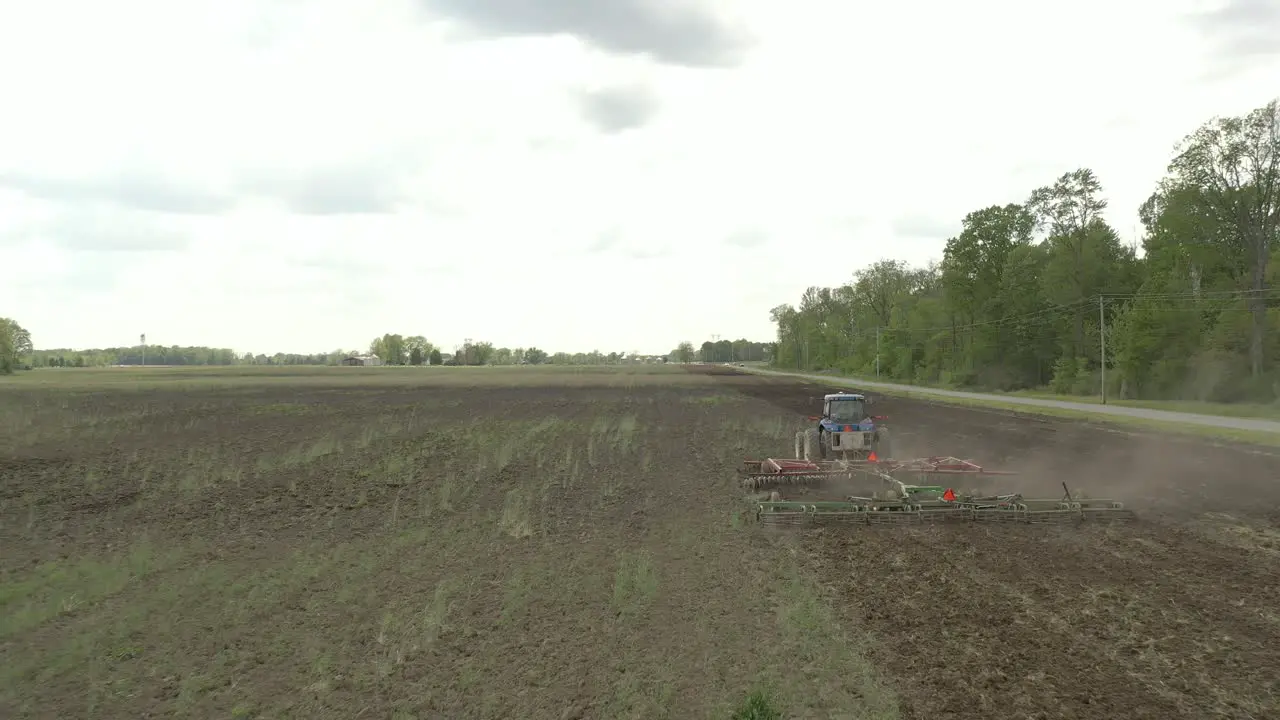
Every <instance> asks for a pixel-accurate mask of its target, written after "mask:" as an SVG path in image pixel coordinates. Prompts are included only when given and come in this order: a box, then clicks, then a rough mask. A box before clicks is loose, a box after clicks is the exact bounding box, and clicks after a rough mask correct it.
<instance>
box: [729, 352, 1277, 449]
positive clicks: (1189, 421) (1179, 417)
mask: <svg viewBox="0 0 1280 720" xmlns="http://www.w3.org/2000/svg"><path fill="white" fill-rule="evenodd" d="M741 369H744V370H747V371H749V372H755V373H761V374H765V375H778V376H784V377H798V378H803V379H805V380H812V381H815V382H821V383H826V384H828V385H837V386H843V387H850V388H858V389H862V388H866V389H875V390H889V391H898V392H914V393H928V394H929V395H937V396H941V397H952V398H957V399H966V400H990V401H996V402H1001V403H1006V404H1009V405H1026V406H1028V407H1044V408H1061V409H1063V410H1078V411H1082V412H1086V413H1089V414H1091V415H1098V416H1103V415H1112V416H1117V415H1119V416H1125V417H1135V418H1143V419H1146V420H1159V421H1161V422H1170V423H1182V424H1186V425H1202V426H1207V427H1218V428H1229V429H1233V430H1252V431H1254V432H1269V433H1280V422H1276V421H1275V420H1261V419H1257V418H1240V417H1226V416H1223V415H1202V414H1200V413H1186V412H1173V411H1171V410H1149V409H1147V408H1135V407H1125V406H1123V405H1094V404H1091V403H1079V402H1070V401H1068V400H1044V399H1040V398H1028V397H1017V396H1012V395H993V394H989V393H975V392H963V391H960V390H939V389H935V388H927V387H919V386H916V385H899V384H897V383H884V382H873V381H869V380H852V379H849V378H841V377H835V376H832V375H801V374H798V373H780V372H776V371H773V370H763V369H760V368H741Z"/></svg>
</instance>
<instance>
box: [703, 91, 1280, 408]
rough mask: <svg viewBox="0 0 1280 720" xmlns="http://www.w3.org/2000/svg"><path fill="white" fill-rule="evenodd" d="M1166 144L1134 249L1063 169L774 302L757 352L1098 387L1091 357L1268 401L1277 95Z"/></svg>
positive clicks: (1157, 378) (869, 369)
mask: <svg viewBox="0 0 1280 720" xmlns="http://www.w3.org/2000/svg"><path fill="white" fill-rule="evenodd" d="M1171 158H1172V160H1171V162H1170V164H1169V167H1168V173H1167V176H1166V177H1165V178H1164V179H1163V180H1161V181H1160V183H1159V184H1158V185H1157V187H1156V188H1155V192H1153V193H1152V195H1151V197H1150V198H1149V199H1148V200H1147V201H1146V202H1145V203H1143V205H1142V207H1141V208H1140V209H1139V216H1140V217H1141V219H1142V227H1143V229H1144V230H1145V233H1144V237H1143V239H1142V250H1143V253H1142V256H1141V257H1139V256H1138V254H1137V248H1136V247H1133V246H1129V245H1126V244H1125V243H1123V242H1121V240H1120V237H1119V235H1118V233H1116V231H1115V229H1114V228H1112V227H1110V226H1109V225H1108V224H1107V223H1106V221H1105V220H1104V218H1103V212H1104V211H1105V210H1106V209H1107V207H1108V200H1107V198H1106V196H1105V194H1104V188H1103V184H1102V181H1101V179H1100V178H1098V177H1097V175H1096V174H1095V173H1094V172H1093V171H1092V170H1090V169H1088V168H1079V169H1076V170H1073V171H1071V172H1067V173H1064V174H1062V175H1060V176H1059V177H1057V178H1055V179H1053V180H1052V181H1051V182H1049V183H1047V184H1045V185H1044V186H1043V187H1040V188H1037V189H1034V190H1033V191H1032V192H1031V193H1030V194H1029V196H1028V198H1027V201H1026V202H1025V203H1023V204H1007V205H992V206H988V207H984V208H981V209H977V210H974V211H973V212H970V213H968V214H967V215H966V216H965V218H964V220H963V223H962V228H961V231H960V233H959V234H958V235H956V236H955V237H953V238H950V239H948V240H947V242H946V249H945V251H944V253H943V258H942V261H941V263H940V265H937V266H929V267H924V268H912V267H909V266H907V265H906V264H905V263H902V262H899V261H894V260H882V261H879V262H876V263H873V264H871V265H870V266H867V267H864V268H862V269H860V270H857V271H856V272H855V273H854V274H853V277H852V278H851V279H850V280H849V282H847V283H845V284H842V285H839V286H837V287H830V288H824V287H810V288H808V289H807V290H805V292H804V293H803V294H802V295H801V297H800V298H799V303H798V304H797V305H790V304H788V305H780V306H778V307H775V308H774V309H773V310H772V311H771V312H770V319H771V320H772V321H773V323H774V326H775V328H776V331H777V342H776V344H775V345H774V347H772V348H771V349H770V350H771V352H770V353H769V356H770V358H771V362H772V363H773V364H774V365H776V366H779V367H788V368H806V369H823V368H833V369H839V370H843V371H845V372H850V373H855V374H865V375H872V374H878V375H880V376H881V377H883V378H885V379H894V380H900V381H905V382H914V383H939V384H949V385H960V386H973V387H982V388H1000V389H1016V388H1030V387H1049V388H1052V389H1054V390H1057V391H1059V392H1067V393H1076V394H1086V393H1097V392H1099V391H1100V390H1102V389H1103V388H1102V384H1101V383H1102V379H1103V370H1104V369H1105V370H1107V372H1106V381H1107V388H1106V390H1107V391H1108V393H1110V394H1115V393H1119V394H1120V395H1122V396H1125V397H1142V398H1174V399H1197V400H1227V401H1229V400H1252V401H1258V400H1267V399H1272V398H1275V397H1276V396H1277V394H1278V393H1280V333H1276V332H1271V331H1270V329H1271V328H1272V327H1273V326H1274V324H1275V323H1277V322H1280V306H1278V303H1277V300H1278V299H1277V298H1276V297H1274V295H1275V293H1274V291H1273V290H1272V289H1271V288H1272V285H1273V283H1274V282H1275V280H1276V279H1277V278H1278V277H1280V262H1273V257H1274V256H1275V248H1276V245H1277V243H1280V100H1276V101H1272V102H1269V103H1267V104H1266V105H1265V106H1263V107H1261V108H1258V109H1257V110H1254V111H1252V112H1250V113H1246V114H1245V115H1243V116H1241V117H1234V118H1214V119H1213V120H1210V121H1209V122H1208V123H1206V124H1205V125H1204V126H1202V127H1201V128H1199V129H1198V130H1197V131H1195V132H1193V133H1192V134H1191V135H1189V136H1188V137H1187V138H1186V140H1184V141H1183V142H1182V143H1181V144H1179V145H1178V146H1177V147H1175V148H1174V149H1173V151H1172V152H1171ZM1104 328H1105V329H1106V354H1105V357H1104V356H1103V342H1102V341H1103V333H1102V330H1103V329H1104ZM739 347H740V346H739V345H738V344H736V343H735V344H733V346H732V347H731V348H730V349H729V350H728V352H727V353H726V351H725V350H724V349H723V348H722V346H721V343H713V342H707V343H703V345H702V347H701V355H702V356H703V357H704V358H710V359H719V358H722V357H725V355H726V354H727V355H728V356H730V357H736V356H737V354H738V353H739V352H740V351H739Z"/></svg>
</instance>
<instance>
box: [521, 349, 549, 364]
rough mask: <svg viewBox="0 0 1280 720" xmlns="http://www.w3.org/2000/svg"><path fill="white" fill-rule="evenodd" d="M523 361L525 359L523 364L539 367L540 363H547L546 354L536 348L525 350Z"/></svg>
mask: <svg viewBox="0 0 1280 720" xmlns="http://www.w3.org/2000/svg"><path fill="white" fill-rule="evenodd" d="M524 359H525V362H527V363H529V364H530V365H541V364H542V363H544V362H546V361H547V353H546V352H545V351H543V350H539V349H538V348H536V347H531V348H527V349H526V350H525V351H524Z"/></svg>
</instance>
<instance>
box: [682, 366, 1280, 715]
mask: <svg viewBox="0 0 1280 720" xmlns="http://www.w3.org/2000/svg"><path fill="white" fill-rule="evenodd" d="M695 368H696V366H695ZM696 370H697V371H699V372H702V373H704V374H709V375H712V376H715V377H717V379H718V380H720V381H721V383H722V384H723V385H724V386H725V387H726V388H732V389H734V390H736V391H738V392H741V393H743V394H745V395H748V396H751V397H753V398H756V399H759V400H761V401H764V402H767V403H770V404H771V405H773V406H774V407H776V408H778V409H779V410H781V411H784V412H788V413H790V414H791V415H792V417H794V418H796V420H797V423H798V422H799V421H800V420H801V417H800V416H802V415H809V414H813V413H814V412H815V408H818V407H820V398H821V395H822V394H823V393H824V392H830V391H831V390H830V389H828V388H825V387H824V386H821V385H815V384H810V383H804V384H801V383H795V382H792V381H786V380H776V379H773V378H761V377H758V376H745V375H741V374H738V373H736V372H734V371H731V370H728V369H725V368H711V367H705V366H704V367H702V368H696ZM872 394H873V395H874V393H872ZM874 408H875V412H876V413H878V414H884V415H887V416H888V417H889V424H890V425H891V426H892V428H893V431H894V439H895V444H896V445H897V447H898V448H899V452H898V453H897V454H899V455H902V456H927V455H956V456H959V457H964V458H971V459H973V460H975V461H977V462H979V463H983V464H986V465H988V466H991V467H1000V468H1007V469H1016V470H1020V471H1022V472H1023V473H1024V475H1023V476H1021V477H1019V478H1016V479H1015V478H1010V483H1008V484H1007V485H1006V487H1010V488H1011V489H1013V490H1019V491H1023V492H1025V493H1027V494H1028V495H1031V494H1040V495H1042V496H1049V497H1057V496H1060V495H1061V486H1060V483H1061V482H1064V481H1065V482H1067V483H1068V484H1069V485H1070V486H1071V487H1073V489H1075V490H1083V491H1086V492H1088V493H1090V494H1091V495H1093V496H1101V495H1109V496H1114V497H1117V498H1119V499H1121V500H1123V501H1125V502H1126V504H1128V505H1129V506H1130V507H1133V508H1135V509H1136V510H1137V511H1138V512H1139V513H1140V514H1141V518H1142V520H1141V522H1139V523H1137V524H1134V525H1126V526H1118V527H1099V526H1081V527H1066V528H1046V529H1042V528H1040V527H1036V526H1025V527H997V528H991V527H979V526H969V527H938V528H924V527H921V528H905V529H890V528H874V527H873V528H858V529H854V528H832V529H829V530H828V529H821V530H809V531H802V532H800V533H798V534H799V535H800V537H801V543H802V545H803V548H804V551H803V553H802V555H803V557H804V563H805V566H806V567H807V568H808V569H809V571H810V572H812V573H813V574H814V575H815V577H821V578H824V579H825V582H826V583H827V587H828V592H829V595H828V597H829V598H830V601H831V606H832V607H833V608H835V610H836V613H837V615H838V616H839V617H840V618H841V619H842V620H843V621H844V626H845V627H847V628H850V629H853V631H854V632H864V633H866V634H867V635H868V636H869V637H870V638H871V639H872V640H871V642H870V644H869V647H870V648H871V650H870V652H869V655H868V657H869V658H870V659H871V660H872V662H873V663H874V664H875V665H876V666H878V667H879V668H882V669H883V670H884V671H885V672H887V673H888V675H889V678H890V684H891V685H892V687H893V688H894V689H895V690H896V691H897V693H898V696H899V699H900V711H901V714H902V716H903V717H909V718H943V717H945V718H1004V717H1008V718H1027V717H1034V718H1076V717H1080V718H1094V717H1143V718H1205V717H1231V718H1259V717H1274V716H1280V681H1278V680H1277V675H1276V672H1275V669H1276V668H1278V667H1280V612H1278V611H1277V607H1280V527H1278V526H1277V520H1278V519H1280V512H1278V509H1280V460H1278V459H1277V458H1276V457H1275V456H1274V455H1272V454H1270V453H1266V452H1263V451H1260V450H1258V449H1256V448H1251V447H1247V446H1232V445H1222V444H1210V443H1201V442H1195V441H1189V440H1187V439H1185V438H1178V439H1167V438H1161V437H1159V436H1153V435H1150V434H1142V433H1124V432H1118V431H1115V430H1114V429H1110V428H1104V427H1097V426H1093V425H1090V424H1087V423H1082V422H1072V421H1064V420H1059V419H1050V418H1043V417H1036V416H1031V415H1022V414H1012V413H1005V412H998V411H989V410H983V409H977V408H972V409H971V408H962V407H954V406H942V405H933V404H929V403H925V402H920V401H911V400H904V399H900V398H892V397H882V398H877V403H876V405H874ZM763 452H764V449H761V450H757V451H756V453H757V454H763ZM775 452H780V453H789V445H787V444H782V445H780V446H779V447H777V448H775Z"/></svg>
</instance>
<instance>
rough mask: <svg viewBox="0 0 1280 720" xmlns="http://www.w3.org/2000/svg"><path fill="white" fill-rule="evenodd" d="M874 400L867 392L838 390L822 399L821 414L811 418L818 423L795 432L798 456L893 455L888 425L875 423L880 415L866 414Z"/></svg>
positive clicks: (848, 457)
mask: <svg viewBox="0 0 1280 720" xmlns="http://www.w3.org/2000/svg"><path fill="white" fill-rule="evenodd" d="M870 403H871V401H870V400H868V399H867V397H866V396H865V395H860V394H858V393H847V392H836V393H831V394H828V395H824V396H823V398H822V416H821V417H811V418H809V419H810V420H817V421H818V426H817V427H811V428H806V429H804V430H801V431H800V432H798V433H796V455H795V456H796V457H797V458H804V459H805V460H808V461H810V462H820V461H823V460H827V459H832V460H837V459H842V460H853V459H862V458H870V457H871V455H872V454H874V455H875V459H877V460H888V459H890V458H892V457H893V446H892V445H891V444H890V440H889V428H887V427H885V426H883V425H878V424H876V421H877V420H883V419H884V418H883V417H881V416H872V415H868V414H867V409H866V408H867V405H869V404H870Z"/></svg>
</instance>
